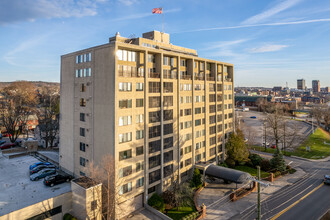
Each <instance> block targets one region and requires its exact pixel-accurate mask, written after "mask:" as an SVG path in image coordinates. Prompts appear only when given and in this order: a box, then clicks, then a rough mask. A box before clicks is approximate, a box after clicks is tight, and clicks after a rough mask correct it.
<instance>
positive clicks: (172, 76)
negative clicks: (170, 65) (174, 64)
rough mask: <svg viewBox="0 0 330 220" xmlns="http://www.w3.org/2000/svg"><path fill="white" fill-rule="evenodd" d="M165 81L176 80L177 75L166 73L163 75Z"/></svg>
mask: <svg viewBox="0 0 330 220" xmlns="http://www.w3.org/2000/svg"><path fill="white" fill-rule="evenodd" d="M163 77H164V79H176V74H175V73H164V74H163Z"/></svg>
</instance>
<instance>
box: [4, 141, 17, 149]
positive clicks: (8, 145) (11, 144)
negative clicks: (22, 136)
mask: <svg viewBox="0 0 330 220" xmlns="http://www.w3.org/2000/svg"><path fill="white" fill-rule="evenodd" d="M15 146H16V143H7V144H3V145H1V146H0V149H1V150H4V149H8V148H12V147H15Z"/></svg>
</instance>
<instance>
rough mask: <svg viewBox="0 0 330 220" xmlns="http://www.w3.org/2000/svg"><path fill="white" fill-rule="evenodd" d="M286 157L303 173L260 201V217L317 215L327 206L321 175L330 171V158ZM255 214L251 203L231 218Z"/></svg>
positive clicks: (329, 192)
mask: <svg viewBox="0 0 330 220" xmlns="http://www.w3.org/2000/svg"><path fill="white" fill-rule="evenodd" d="M286 159H287V160H292V161H294V163H296V164H297V163H298V164H299V165H298V166H299V167H300V168H302V169H303V170H304V171H305V172H306V175H304V176H303V177H302V178H300V179H299V180H298V181H297V182H295V183H294V184H292V185H290V186H287V187H284V188H282V189H280V190H278V191H277V192H275V193H274V194H273V195H271V196H270V197H269V198H267V199H266V200H264V201H262V203H261V218H262V219H271V220H275V219H279V220H292V219H299V220H305V219H306V220H311V219H316V220H317V219H319V218H320V217H322V215H323V214H324V213H325V212H326V211H327V210H328V209H330V186H329V185H324V184H323V177H324V175H325V174H330V161H323V162H315V161H308V160H300V159H295V158H286ZM256 218H257V207H256V205H255V206H253V207H250V208H249V209H246V210H244V211H243V212H242V213H240V214H238V215H235V216H233V217H232V218H231V219H256Z"/></svg>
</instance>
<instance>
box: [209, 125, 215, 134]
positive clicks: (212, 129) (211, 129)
mask: <svg viewBox="0 0 330 220" xmlns="http://www.w3.org/2000/svg"><path fill="white" fill-rule="evenodd" d="M209 132H210V135H212V134H215V133H216V126H215V125H214V126H212V127H210V130H209Z"/></svg>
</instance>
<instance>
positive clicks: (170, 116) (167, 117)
mask: <svg viewBox="0 0 330 220" xmlns="http://www.w3.org/2000/svg"><path fill="white" fill-rule="evenodd" d="M168 120H173V110H164V121H168Z"/></svg>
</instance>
